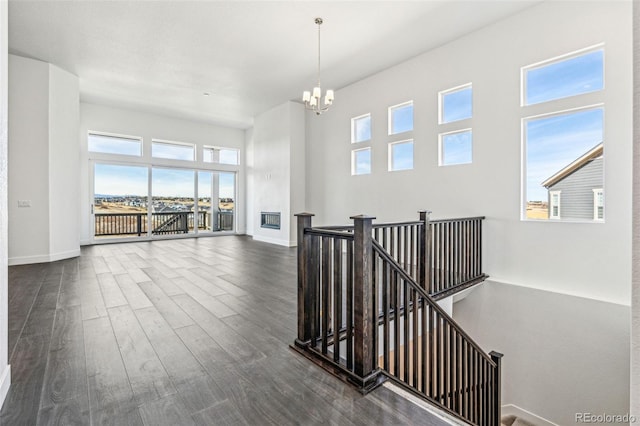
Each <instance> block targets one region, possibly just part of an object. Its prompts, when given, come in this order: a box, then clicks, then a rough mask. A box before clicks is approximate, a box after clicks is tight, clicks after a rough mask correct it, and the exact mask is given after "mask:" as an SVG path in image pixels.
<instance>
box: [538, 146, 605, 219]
mask: <svg viewBox="0 0 640 426" xmlns="http://www.w3.org/2000/svg"><path fill="white" fill-rule="evenodd" d="M603 185H604V158H603V157H600V158H596V159H595V160H593V161H591V162H590V163H588V164H587V165H585V166H584V167H582V168H580V169H578V170H576V171H575V172H573V173H572V174H570V175H569V176H567V177H566V178H564V179H562V180H561V181H560V182H558V183H556V184H555V185H552V186H550V187H549V192H550V191H561V193H560V218H561V219H587V220H593V189H596V188H604V186H603ZM550 202H551V200H550V199H549V203H550Z"/></svg>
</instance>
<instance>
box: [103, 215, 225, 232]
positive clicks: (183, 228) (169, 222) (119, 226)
mask: <svg viewBox="0 0 640 426" xmlns="http://www.w3.org/2000/svg"><path fill="white" fill-rule="evenodd" d="M216 214H217V226H215V225H216V224H215V222H214V223H213V224H212V223H211V213H209V212H206V211H200V212H198V229H201V230H206V229H212V230H213V231H231V230H233V212H227V211H222V212H217V213H216ZM94 216H95V236H96V237H101V236H118V235H123V236H125V235H137V236H142V235H146V234H147V233H148V225H147V222H148V221H147V216H148V214H147V213H143V212H141V213H96V214H95V215H94ZM194 222H195V214H194V212H161V213H151V233H152V234H153V235H162V234H186V233H188V232H189V231H191V230H193V229H195V223H194Z"/></svg>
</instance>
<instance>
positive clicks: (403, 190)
mask: <svg viewBox="0 0 640 426" xmlns="http://www.w3.org/2000/svg"><path fill="white" fill-rule="evenodd" d="M601 42H604V43H606V58H605V61H606V69H605V73H606V89H605V91H604V93H596V94H590V95H584V96H582V97H573V98H570V99H567V100H563V101H559V102H557V104H556V105H557V107H558V108H559V109H565V108H570V107H572V106H577V105H580V104H582V103H583V102H584V103H586V104H589V103H590V102H592V101H594V100H595V99H601V98H603V99H604V102H605V109H606V112H605V114H606V125H605V146H606V157H605V181H606V191H607V198H606V203H607V220H606V223H604V224H592V223H549V222H533V221H521V220H520V204H521V203H520V199H521V198H520V182H521V118H522V117H523V116H526V115H528V114H535V113H536V112H539V111H540V108H541V107H528V108H527V109H526V111H524V109H523V108H521V107H520V69H521V67H523V66H526V65H529V64H532V63H535V62H539V61H542V60H545V59H548V58H553V57H556V56H558V55H561V54H565V53H568V52H572V51H575V50H577V49H581V48H584V47H587V46H592V45H595V44H597V43H601ZM631 64H632V56H631V3H630V2H545V3H543V4H540V5H537V6H534V7H532V8H529V9H527V10H525V11H524V12H522V13H520V14H517V15H514V16H512V17H511V18H509V19H506V20H504V21H501V22H498V23H496V24H494V25H491V26H488V27H485V28H483V29H481V30H479V31H477V32H475V33H472V34H470V35H468V36H465V37H463V38H460V39H458V40H456V41H454V42H452V43H450V44H447V45H445V46H443V47H441V48H438V49H435V50H433V51H430V52H427V53H425V54H423V55H420V56H418V57H416V58H414V59H412V60H409V61H407V62H404V63H402V64H400V65H398V66H395V67H393V68H390V69H388V70H386V71H383V72H381V73H379V74H375V75H373V76H371V77H369V78H367V79H364V80H362V81H359V82H357V83H355V84H353V85H351V86H348V87H346V88H343V89H341V90H339V91H338V92H337V93H336V101H335V104H334V106H333V108H332V109H331V111H329V112H328V113H327V114H324V115H322V116H321V117H312V116H311V115H309V116H308V124H307V152H306V159H307V161H306V162H307V171H308V174H307V188H306V194H307V201H308V203H307V208H308V210H309V211H310V212H312V213H316V215H317V217H316V218H315V223H318V224H320V223H323V224H342V223H348V222H349V219H348V218H349V216H352V215H354V214H360V213H365V214H369V215H373V216H376V217H377V218H378V220H379V221H380V220H384V221H387V220H407V219H417V217H418V214H417V211H418V210H420V209H429V210H432V211H433V215H432V216H433V217H434V218H446V217H460V216H477V215H484V216H486V217H487V219H486V222H485V233H484V235H485V243H486V244H485V253H484V255H485V271H486V272H487V273H488V274H490V275H491V276H492V277H493V278H494V279H495V280H497V281H502V282H507V283H515V284H519V285H524V286H529V287H534V288H540V289H546V290H550V291H555V292H560V293H566V294H573V295H579V296H584V297H590V298H596V299H600V300H606V301H610V302H615V303H622V304H627V305H628V304H629V303H630V285H629V283H630V278H631V276H630V271H631V259H630V255H629V254H630V251H631V237H630V235H631V196H630V194H631V151H632V150H631V147H632V144H631V123H632V113H631V111H632V103H631V87H632V75H631V68H632V67H631ZM469 82H472V83H473V91H474V93H473V95H474V117H473V119H472V123H471V124H472V126H473V132H474V133H473V137H474V141H473V143H474V147H473V149H474V151H473V158H474V162H473V164H471V165H464V166H451V167H438V160H437V158H438V157H437V156H438V142H437V141H438V132H439V131H443V130H446V129H450V128H451V126H450V127H448V128H447V127H446V126H438V124H437V114H438V113H437V108H438V98H437V96H438V92H439V91H441V90H446V89H448V88H452V87H455V86H458V85H461V84H465V83H469ZM408 100H413V101H414V117H415V120H414V122H415V125H414V128H415V130H414V131H413V132H412V134H411V135H409V137H411V136H412V137H413V138H414V141H415V143H414V145H415V169H414V170H412V171H402V172H388V171H387V170H386V169H387V143H388V142H390V141H393V140H398V139H396V138H392V137H389V136H387V129H386V126H387V107H389V106H391V105H395V104H398V103H401V102H404V101H408ZM368 112H370V113H371V114H372V130H373V140H372V142H371V145H372V146H373V157H372V158H373V173H372V174H371V175H366V176H351V175H350V152H351V149H352V148H353V146H352V144H350V119H351V118H352V117H356V116H359V115H361V114H365V113H368ZM439 127H442V129H440V128H439ZM405 137H407V136H406V135H402V138H403V139H404V138H405Z"/></svg>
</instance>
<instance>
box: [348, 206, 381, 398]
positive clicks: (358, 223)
mask: <svg viewBox="0 0 640 426" xmlns="http://www.w3.org/2000/svg"><path fill="white" fill-rule="evenodd" d="M351 219H353V224H354V233H353V241H354V245H353V251H354V256H353V257H354V263H353V330H354V331H353V338H354V339H353V340H354V350H353V367H354V373H355V374H356V376H358V380H359V383H357V384H358V385H359V386H360V387H361V390H362V391H364V392H366V391H368V390H370V388H371V387H372V386H374V385H375V383H376V376H377V371H378V369H377V368H376V356H377V354H376V352H375V350H376V346H375V338H376V337H375V336H376V325H377V321H376V319H377V315H376V312H375V309H374V306H375V303H374V297H375V292H374V288H373V245H372V234H371V230H372V222H373V219H375V217H372V216H365V215H360V216H353V217H351Z"/></svg>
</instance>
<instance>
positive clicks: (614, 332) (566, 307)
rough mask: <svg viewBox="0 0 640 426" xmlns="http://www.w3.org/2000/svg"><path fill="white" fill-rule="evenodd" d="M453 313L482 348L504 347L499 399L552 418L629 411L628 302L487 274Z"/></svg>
mask: <svg viewBox="0 0 640 426" xmlns="http://www.w3.org/2000/svg"><path fill="white" fill-rule="evenodd" d="M453 313H454V318H455V320H456V321H457V322H458V324H460V326H461V327H462V328H463V329H464V330H465V332H467V333H468V334H469V335H470V336H472V337H473V338H474V340H476V341H477V342H478V343H479V344H480V346H481V347H482V348H484V349H485V350H487V351H489V350H497V351H498V352H501V353H503V354H504V358H503V370H502V377H503V382H502V384H503V386H502V403H503V404H504V405H506V404H513V405H515V406H517V407H519V408H522V409H524V410H526V411H528V412H531V413H534V414H536V415H538V416H540V417H543V418H545V419H547V420H550V421H551V422H553V423H555V424H558V425H570V424H575V423H576V422H575V413H585V412H586V413H593V414H604V413H606V414H610V415H615V414H620V415H624V414H627V413H629V373H630V372H629V351H628V348H629V339H630V330H629V314H630V309H629V307H628V306H622V305H616V304H612V303H607V302H601V301H597V300H592V299H584V298H580V297H573V296H568V295H558V294H555V293H550V292H547V291H542V290H536V289H531V288H526V287H519V286H514V285H506V284H499V283H495V282H491V281H487V282H485V283H484V284H482V285H481V286H479V287H478V288H477V289H475V290H474V291H473V292H471V293H470V294H469V295H468V296H467V297H466V298H465V299H463V300H462V301H460V302H458V303H456V304H454V307H453Z"/></svg>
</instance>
